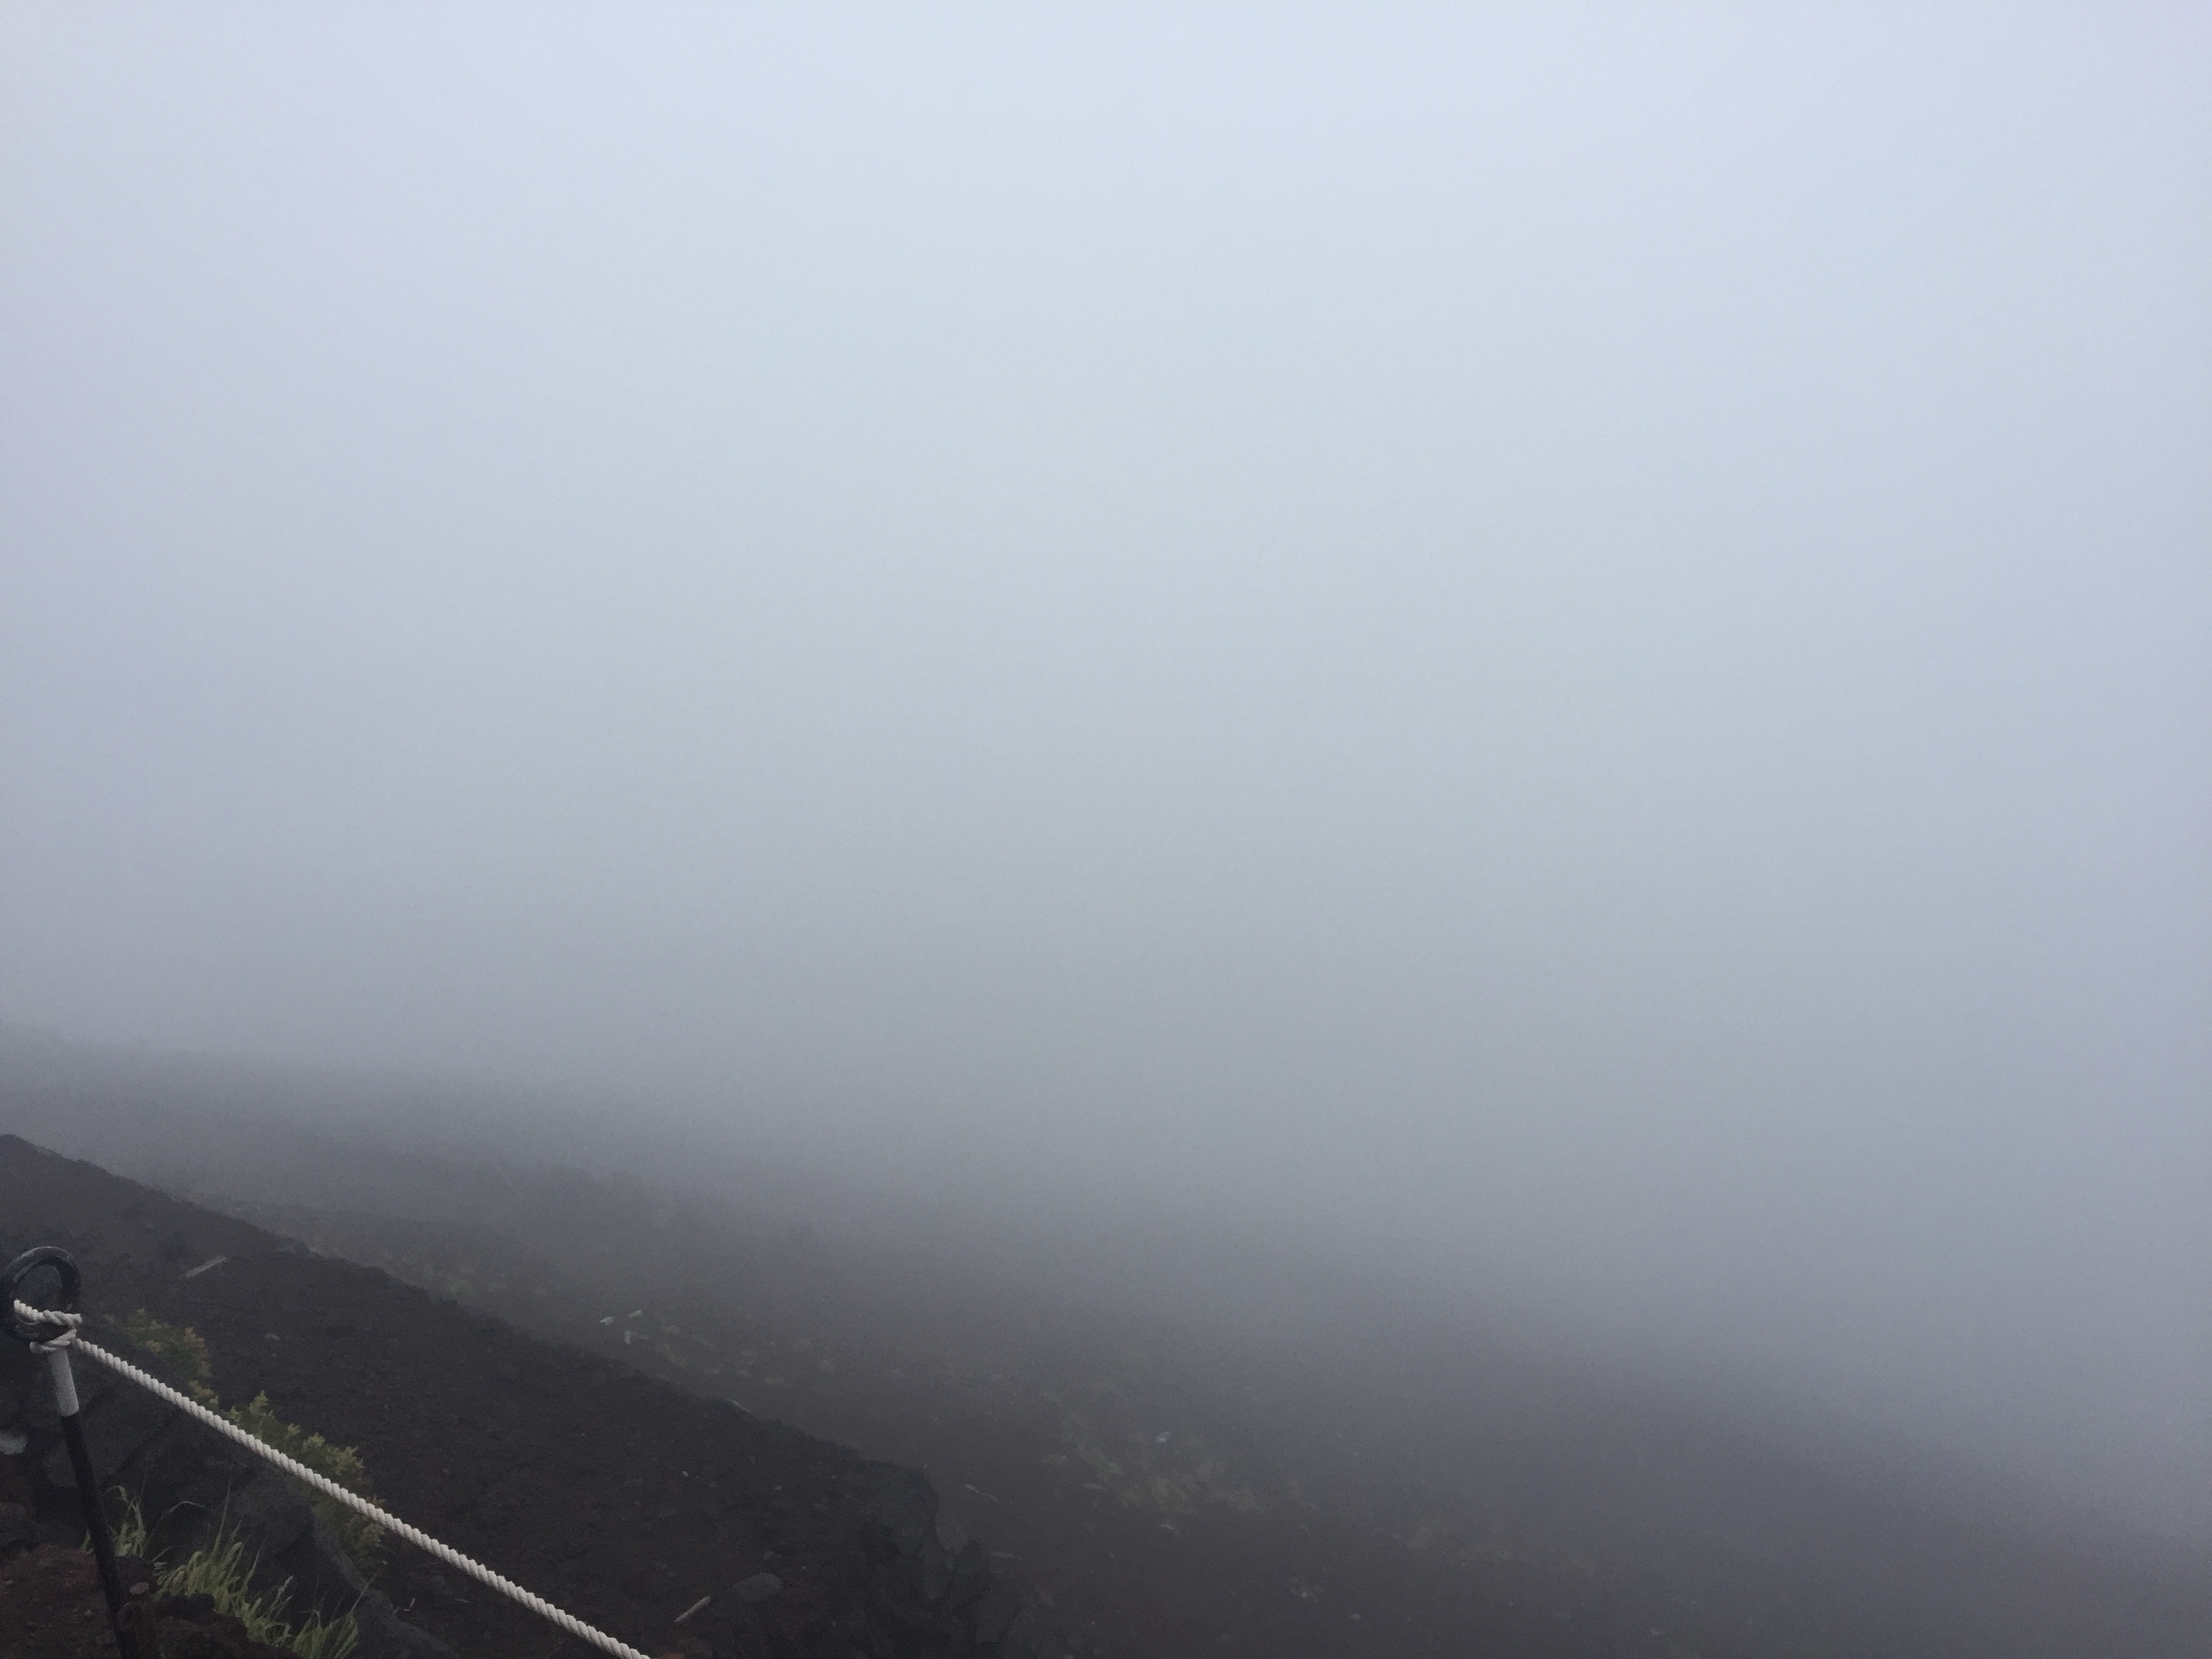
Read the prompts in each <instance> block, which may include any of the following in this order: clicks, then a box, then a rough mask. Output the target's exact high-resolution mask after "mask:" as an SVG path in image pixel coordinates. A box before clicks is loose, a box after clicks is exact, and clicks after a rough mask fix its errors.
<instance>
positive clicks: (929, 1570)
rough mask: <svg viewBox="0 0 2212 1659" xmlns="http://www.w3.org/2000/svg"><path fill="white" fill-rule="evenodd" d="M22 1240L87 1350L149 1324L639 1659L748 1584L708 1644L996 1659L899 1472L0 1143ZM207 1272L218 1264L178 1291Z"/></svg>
mask: <svg viewBox="0 0 2212 1659" xmlns="http://www.w3.org/2000/svg"><path fill="white" fill-rule="evenodd" d="M33 1243H58V1244H61V1245H64V1247H66V1248H68V1249H70V1250H71V1251H72V1252H73V1253H74V1254H75V1255H76V1257H77V1259H78V1261H79V1262H80V1264H81V1265H82V1267H83V1269H84V1272H85V1278H86V1306H87V1311H88V1313H89V1314H91V1315H92V1316H94V1318H93V1321H92V1322H91V1323H90V1325H89V1326H88V1334H91V1335H93V1336H94V1338H95V1340H97V1337H98V1335H99V1334H100V1316H117V1315H120V1314H123V1313H125V1312H126V1311H128V1310H131V1309H136V1308H141V1307H143V1308H146V1309H148V1310H150V1311H152V1312H153V1313H154V1314H155V1316H158V1317H160V1318H161V1319H163V1320H167V1321H169V1322H174V1323H179V1324H187V1325H190V1326H191V1327H192V1328H195V1329H196V1330H197V1331H198V1332H199V1333H200V1334H201V1335H202V1336H203V1337H204V1339H205V1340H206V1341H207V1343H208V1346H209V1348H210V1352H211V1355H212V1358H213V1364H214V1373H215V1382H216V1389H217V1390H218V1392H219V1393H220V1394H221V1395H222V1397H223V1399H224V1401H226V1402H229V1401H243V1400H249V1399H251V1398H252V1396H254V1395H257V1394H259V1393H262V1392H264V1391H265V1392H266V1393H267V1394H268V1395H269V1397H270V1401H271V1402H272V1403H273V1405H274V1406H275V1407H276V1410H277V1412H278V1413H280V1414H281V1415H282V1416H283V1417H285V1418H288V1419H291V1420H293V1421H295V1422H297V1423H300V1424H301V1425H306V1426H307V1427H309V1428H311V1429H313V1430H315V1431H319V1432H320V1433H322V1434H324V1435H325V1437H328V1438H330V1439H331V1440H332V1441H335V1442H337V1443H343V1444H349V1445H353V1446H356V1447H358V1448H359V1449H360V1450H361V1452H362V1455H363V1457H364V1459H365V1460H366V1462H367V1464H368V1470H369V1473H370V1475H371V1477H372V1479H373V1480H374V1483H375V1486H376V1489H377V1491H378V1493H379V1495H380V1498H382V1499H383V1500H384V1501H385V1503H386V1505H387V1506H388V1507H390V1508H391V1509H392V1510H394V1511H395V1512H396V1513H398V1514H400V1515H402V1516H406V1517H407V1518H409V1519H410V1520H412V1521H414V1522H416V1524H417V1525H419V1526H422V1527H423V1528H426V1529H428V1531H430V1532H431V1533H433V1534H435V1535H437V1536H439V1537H441V1538H443V1539H444V1540H445V1541H447V1542H448V1543H450V1544H453V1546H455V1547H458V1548H459V1549H462V1550H464V1551H465V1552H467V1553H470V1554H471V1555H473V1556H475V1557H476V1558H477V1559H479V1560H482V1561H483V1562H485V1563H486V1564H487V1565H490V1566H492V1567H494V1568H495V1569H497V1570H498V1571H501V1572H504V1573H506V1574H507V1576H508V1577H512V1578H514V1579H516V1580H518V1581H519V1582H520V1583H523V1584H525V1585H527V1586H529V1587H531V1588H532V1589H537V1590H538V1592H539V1593H540V1594H542V1595H546V1596H548V1597H549V1598H550V1599H551V1600H553V1601H556V1602H557V1603H559V1604H561V1605H562V1606H563V1607H567V1608H568V1610H569V1611H571V1612H573V1613H576V1614H577V1615H578V1616H580V1617H581V1618H583V1619H585V1620H588V1621H590V1622H591V1623H592V1624H595V1625H597V1626H599V1627H601V1628H603V1629H605V1630H607V1631H608V1632H611V1633H612V1634H614V1635H616V1636H617V1637H619V1638H622V1639H623V1640H625V1641H628V1642H629V1643H630V1644H633V1645H635V1646H638V1647H641V1648H643V1649H645V1650H647V1651H648V1652H656V1653H657V1652H660V1651H663V1650H667V1649H669V1648H671V1647H673V1646H675V1645H676V1644H677V1642H678V1638H679V1637H681V1636H684V1635H686V1634H688V1633H689V1632H688V1630H687V1631H683V1632H679V1631H678V1629H676V1628H675V1626H673V1620H675V1618H676V1616H677V1615H678V1613H682V1612H683V1611H684V1609H685V1608H686V1607H690V1605H691V1604H692V1603H693V1602H694V1601H696V1600H697V1599H698V1598H700V1597H701V1596H702V1595H708V1594H710V1593H719V1592H725V1591H726V1590H728V1589H729V1588H730V1587H731V1586H732V1583H734V1582H735V1581H737V1580H738V1579H741V1578H743V1577H747V1576H749V1575H751V1574H754V1573H757V1572H760V1571H764V1570H765V1571H772V1572H773V1573H774V1574H775V1575H776V1576H777V1577H779V1578H780V1579H781V1581H782V1583H783V1586H784V1589H783V1590H782V1593H781V1595H777V1596H776V1597H775V1599H774V1600H772V1601H769V1602H766V1603H764V1604H763V1605H762V1606H761V1607H760V1608H759V1609H758V1610H757V1613H756V1614H755V1615H753V1616H754V1617H755V1618H756V1619H757V1626H758V1627H757V1629H756V1630H752V1631H750V1632H737V1633H735V1634H734V1635H733V1634H732V1633H731V1632H728V1631H725V1632H723V1634H722V1636H721V1638H720V1639H718V1640H717V1641H716V1643H715V1646H716V1647H717V1648H720V1649H721V1650H724V1651H728V1650H731V1648H732V1646H734V1649H735V1650H736V1651H737V1652H738V1653H740V1654H744V1653H749V1652H757V1653H763V1654H782V1653H793V1654H799V1653H805V1654H808V1655H815V1654H821V1655H832V1654H834V1655H836V1656H838V1659H843V1656H845V1655H847V1654H849V1653H858V1654H866V1655H871V1656H890V1655H895V1654H896V1655H907V1654H915V1655H921V1654H948V1655H953V1654H968V1653H990V1652H994V1651H998V1650H999V1649H998V1648H997V1647H995V1646H984V1645H981V1644H979V1643H978V1641H977V1617H978V1612H979V1609H982V1610H984V1612H985V1614H986V1618H987V1620H990V1619H994V1618H996V1619H1000V1620H1003V1617H1004V1616H1005V1613H1006V1601H1007V1598H1008V1590H1007V1589H1006V1587H1004V1586H1002V1585H1001V1586H999V1587H997V1588H996V1589H995V1590H994V1593H991V1594H986V1593H985V1586H984V1583H983V1582H982V1581H983V1577H984V1569H982V1567H981V1559H982V1551H981V1548H980V1547H977V1546H975V1545H973V1544H968V1545H966V1546H965V1547H963V1541H962V1540H961V1538H960V1535H959V1534H957V1531H954V1530H952V1529H951V1528H950V1526H949V1525H948V1527H947V1528H945V1530H944V1531H942V1532H940V1531H939V1530H938V1529H937V1528H934V1527H933V1526H932V1524H931V1520H932V1516H933V1511H934V1502H933V1498H931V1496H930V1495H929V1493H928V1492H927V1486H926V1484H925V1483H923V1482H922V1481H921V1478H920V1477H919V1475H916V1474H913V1473H912V1472H909V1471H904V1470H900V1469H897V1468H892V1467H890V1466H888V1465H884V1464H874V1463H869V1462H864V1461H863V1460H862V1459H861V1458H860V1457H859V1455H857V1454H855V1453H854V1452H852V1451H850V1450H848V1449H845V1448H842V1447H839V1446H836V1445H832V1444H830V1443H828V1442H825V1441H821V1440H817V1439H814V1438H812V1437H809V1436H806V1435H804V1434H801V1433H799V1432H798V1431H795V1430H792V1429H789V1428H786V1427H784V1426H782V1425H777V1424H773V1423H769V1422H765V1421H762V1420H760V1419H755V1418H751V1417H749V1416H747V1415H745V1414H744V1413H742V1412H740V1411H739V1410H738V1409H736V1408H734V1407H731V1406H729V1405H727V1404H718V1403H715V1402H713V1401H706V1400H701V1399H698V1398H696V1397H691V1396H687V1395H683V1394H680V1393H678V1391H677V1390H676V1389H673V1388H671V1387H670V1386H668V1385H667V1384H665V1383H660V1382H658V1381H655V1380H653V1379H652V1378H648V1377H646V1376H641V1375H639V1374H638V1373H636V1372H635V1371H633V1370H628V1369H626V1368H624V1367H622V1366H620V1365H618V1364H611V1363H609V1362H607V1361H605V1360H600V1359H596V1358H592V1357H591V1356H589V1355H586V1354H584V1353H582V1352H578V1351H575V1350H573V1349H568V1348H563V1347H559V1346H554V1345H551V1344H548V1343H546V1342H544V1341H541V1340H537V1339H535V1338H532V1337H529V1336H526V1335H524V1334H521V1333H520V1332H518V1331H515V1330H513V1329H512V1328H508V1327H507V1326H505V1325H502V1324H501V1323H499V1322H496V1321H495V1320H493V1319H491V1318H489V1317H488V1316H484V1315H482V1314H477V1313H471V1312H468V1311H466V1310H463V1309H461V1308H459V1307H457V1306H454V1305H453V1304H447V1303H442V1302H440V1301H438V1300H436V1299H435V1298H434V1297H430V1296H429V1295H428V1294H426V1293H425V1292H423V1291H419V1290H416V1289H414V1288H412V1287H410V1286H408V1285H403V1284H401V1283H399V1282H398V1281H397V1280H395V1279H392V1278H390V1277H388V1276H387V1275H386V1274H385V1273H380V1272H378V1271H376V1270H375V1269H373V1268H367V1267H355V1266H352V1265H349V1264H347V1263H344V1262H340V1261H331V1260H326V1259H322V1258H319V1257H316V1256H314V1255H310V1254H308V1253H307V1252H305V1251H303V1250H301V1249H298V1248H297V1247H295V1246H287V1245H285V1244H283V1243H282V1242H281V1241H279V1240H277V1239H276V1238H275V1237H272V1236H270V1235H269V1234H267V1233H264V1232H263V1231H260V1230H258V1229H257V1228H254V1227H252V1226H249V1225H246V1224H245V1223H243V1222H240V1221H237V1220H234V1219H231V1218H227V1217H223V1216H219V1215H216V1214H214V1213H212V1212H208V1211H204V1210H202V1209H200V1208H198V1207H197V1206H193V1205H190V1204H186V1203H183V1202H180V1201H179V1200H173V1199H171V1198H168V1197H167V1196H165V1195H163V1194H159V1193H157V1192H155V1191H152V1190H150V1189H149V1188H142V1187H138V1186H137V1185H135V1184H133V1183H131V1182H126V1181H123V1180H120V1179H118V1177H115V1176H111V1175H108V1174H107V1173H106V1172H105V1171H103V1170H100V1169H98V1168H96V1167H94V1166H93V1165H91V1164H82V1163H75V1162H71V1161H70V1160H67V1159H64V1158H58V1157H56V1156H54V1155H53V1154H51V1153H48V1152H43V1151H41V1150H40V1149H39V1148H37V1147H34V1146H31V1145H30V1144H29V1143H28V1142H26V1141H23V1140H21V1139H17V1138H15V1137H14V1136H0V1250H4V1251H5V1252H6V1253H7V1254H8V1255H14V1254H15V1252H17V1251H19V1250H21V1249H25V1248H27V1247H28V1246H29V1245H31V1244H33ZM216 1255H223V1256H227V1257H228V1261H225V1262H224V1263H223V1264H222V1266H220V1267H216V1268H214V1269H212V1270H210V1271H208V1272H204V1273H199V1274H197V1275H196V1276H195V1277H192V1278H190V1279H186V1278H184V1277H182V1273H183V1270H184V1269H185V1267H190V1266H192V1265H195V1264H197V1263H199V1262H201V1261H205V1260H207V1259H209V1258H210V1257H213V1256H216ZM10 1347H11V1348H12V1347H13V1345H10ZM3 1358H5V1359H6V1360H7V1362H8V1371H7V1375H6V1376H5V1377H4V1379H0V1386H5V1387H7V1388H9V1389H10V1390H11V1392H14V1393H15V1394H16V1395H17V1396H18V1399H19V1400H20V1398H21V1392H22V1390H23V1389H24V1388H25V1387H26V1385H27V1383H31V1382H32V1381H33V1377H34V1376H35V1373H34V1372H33V1370H32V1368H31V1366H30V1364H29V1362H28V1359H27V1356H26V1355H24V1354H23V1352H22V1351H21V1350H20V1349H15V1350H13V1352H11V1353H10V1354H9V1355H7V1356H4V1357H3ZM78 1363H79V1366H80V1370H81V1371H82V1372H85V1373H91V1372H93V1371H94V1370H95V1369H96V1368H95V1367H94V1366H93V1365H92V1364H91V1363H90V1362H88V1361H80V1362H78ZM88 1380H89V1379H88ZM196 1432H197V1431H196ZM925 1534H927V1536H926V1537H925ZM902 1546H903V1547H902ZM948 1546H949V1549H948ZM948 1574H951V1575H954V1576H956V1583H955V1584H954V1587H953V1588H952V1589H951V1593H950V1594H948V1593H947V1588H946V1584H945V1579H946V1577H947V1576H948ZM931 1577H933V1578H934V1581H935V1582H933V1583H925V1580H926V1579H927V1578H931ZM378 1583H379V1585H380V1588H382V1589H384V1590H385V1591H386V1593H387V1594H389V1595H391V1596H392V1600H393V1601H394V1602H395V1603H396V1604H397V1605H398V1607H399V1608H400V1609H401V1611H402V1612H403V1613H404V1616H405V1617H406V1618H407V1619H408V1620H410V1622H412V1623H415V1624H417V1625H419V1626H422V1627H423V1628H425V1629H427V1630H428V1631H430V1632H432V1633H433V1634H435V1635H437V1636H439V1637H441V1638H443V1639H444V1640H445V1641H447V1642H448V1643H450V1644H452V1645H453V1647H454V1648H455V1649H457V1650H459V1652H461V1653H462V1654H464V1655H470V1656H476V1655H486V1656H489V1655H500V1656H525V1655H527V1656H532V1659H550V1656H552V1655H555V1654H557V1653H562V1652H571V1653H580V1652H582V1651H585V1649H584V1648H583V1647H582V1644H578V1643H575V1642H574V1641H573V1640H571V1639H568V1638H562V1636H561V1635H560V1634H559V1632H556V1630H554V1629H553V1627H551V1626H549V1625H547V1624H545V1623H544V1622H543V1621H542V1620H539V1619H538V1618H537V1617H536V1616H534V1615H532V1614H531V1613H527V1612H526V1611H524V1610H522V1609H520V1608H519V1607H515V1606H513V1604H511V1603H509V1602H507V1601H505V1600H503V1599H501V1598H500V1597H498V1596H496V1595H493V1594H492V1593H491V1592H489V1591H488V1590H485V1589H482V1588H481V1587H479V1586H477V1585H476V1584H475V1583H472V1582H471V1581H468V1580H466V1579H464V1578H461V1577H459V1575H457V1574H455V1573H453V1571H450V1570H447V1569H443V1568H441V1567H440V1566H438V1565H436V1564H435V1562H433V1561H432V1560H431V1559H429V1558H428V1557H426V1556H424V1555H422V1554H421V1553H418V1552H416V1551H415V1550H413V1549H411V1548H410V1547H407V1546H405V1545H403V1544H398V1543H396V1542H394V1543H392V1544H390V1545H388V1546H387V1562H386V1565H385V1567H384V1568H383V1570H382V1571H381V1572H380V1575H379V1577H378ZM932 1592H934V1593H932ZM956 1603H957V1604H958V1605H955V1604H956ZM1024 1628H1025V1629H1028V1628H1034V1620H1033V1616H1032V1618H1031V1619H1030V1620H1024ZM1014 1645H1016V1643H1014V1642H1011V1641H1010V1642H1009V1643H1008V1644H1006V1647H1007V1650H1009V1651H1011V1650H1012V1647H1013V1646H1014Z"/></svg>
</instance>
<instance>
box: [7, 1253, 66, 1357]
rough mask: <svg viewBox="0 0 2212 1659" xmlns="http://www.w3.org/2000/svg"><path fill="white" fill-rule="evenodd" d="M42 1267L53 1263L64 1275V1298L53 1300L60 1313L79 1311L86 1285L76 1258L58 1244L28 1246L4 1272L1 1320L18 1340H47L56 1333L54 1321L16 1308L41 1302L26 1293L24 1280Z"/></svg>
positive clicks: (58, 1271)
mask: <svg viewBox="0 0 2212 1659" xmlns="http://www.w3.org/2000/svg"><path fill="white" fill-rule="evenodd" d="M41 1267H52V1269H53V1270H54V1271H55V1272H56V1273H58V1274H60V1276H61V1281H62V1285H61V1297H60V1299H59V1300H58V1301H56V1302H55V1303H53V1304H51V1305H52V1309H53V1311H55V1312H56V1313H75V1312H76V1310H77V1308H76V1303H77V1295H78V1293H79V1292H80V1291H82V1290H83V1288H84V1275H83V1274H82V1273H79V1272H78V1271H77V1268H76V1257H75V1256H73V1255H70V1253H69V1252H68V1251H67V1250H65V1249H62V1247H61V1246H60V1245H58V1244H41V1245H40V1246H39V1247H38V1248H37V1249H31V1250H26V1251H24V1252H23V1254H22V1255H19V1256H17V1257H16V1258H15V1260H14V1261H11V1262H9V1264H8V1267H7V1270H6V1271H5V1272H3V1273H0V1324H4V1327H5V1328H6V1330H7V1333H8V1334H9V1335H10V1336H12V1337H14V1338H15V1340H17V1341H18V1342H44V1341H46V1340H47V1339H48V1338H50V1337H52V1335H53V1334H54V1328H53V1327H52V1326H51V1325H46V1324H36V1323H33V1322H28V1321H26V1320H24V1319H23V1318H22V1317H21V1316H19V1315H18V1314H17V1313H16V1311H15V1304H17V1303H18V1302H21V1303H23V1304H25V1305H26V1306H27V1307H35V1306H37V1305H38V1304H36V1303H33V1302H32V1301H31V1300H30V1299H29V1298H28V1297H26V1296H24V1294H23V1281H24V1280H25V1279H28V1278H29V1277H30V1276H31V1275H32V1274H33V1273H36V1272H37V1271H38V1270H39V1269H40V1268H41Z"/></svg>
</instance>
